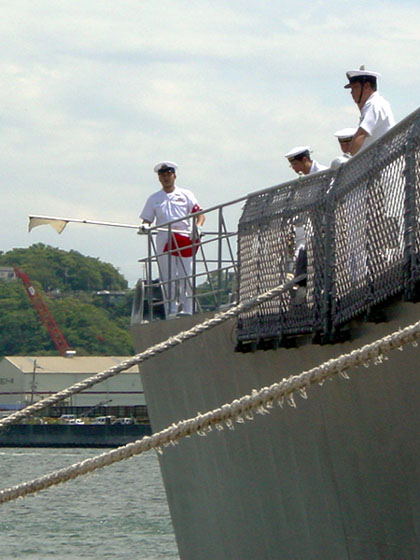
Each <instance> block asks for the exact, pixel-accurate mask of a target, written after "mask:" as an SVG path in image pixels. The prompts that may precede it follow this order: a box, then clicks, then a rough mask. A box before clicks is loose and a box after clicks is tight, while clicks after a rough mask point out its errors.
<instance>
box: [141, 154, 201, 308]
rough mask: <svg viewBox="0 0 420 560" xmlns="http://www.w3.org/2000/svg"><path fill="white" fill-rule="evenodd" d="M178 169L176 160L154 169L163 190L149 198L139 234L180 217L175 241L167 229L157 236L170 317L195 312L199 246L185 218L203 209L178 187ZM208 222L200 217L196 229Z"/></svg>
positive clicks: (191, 195)
mask: <svg viewBox="0 0 420 560" xmlns="http://www.w3.org/2000/svg"><path fill="white" fill-rule="evenodd" d="M177 167H178V166H177V164H176V163H174V162H173V161H162V162H160V163H157V164H156V165H155V166H154V168H153V170H154V172H155V173H157V174H158V178H159V182H160V183H161V185H162V189H161V190H159V191H157V192H155V193H153V194H152V195H150V196H149V198H148V199H147V201H146V204H145V206H144V208H143V210H142V212H141V214H140V218H141V219H142V220H143V225H142V226H141V227H140V229H139V233H148V229H149V227H150V225H151V224H152V223H153V222H155V225H157V226H159V225H161V224H165V223H167V222H170V221H172V220H175V219H177V218H179V221H178V222H176V223H175V224H173V226H172V236H171V239H169V234H168V230H167V229H166V228H165V230H163V229H162V230H159V231H158V233H157V236H156V251H157V254H158V255H160V256H158V258H157V260H158V267H159V276H160V280H161V282H162V288H163V293H164V300H165V311H166V315H167V316H171V315H174V314H177V313H178V314H182V315H191V314H192V311H193V309H192V297H191V295H192V285H191V273H192V261H193V254H194V253H195V251H196V244H193V241H194V240H193V239H192V233H193V232H192V227H191V220H189V219H187V220H185V219H182V218H184V217H185V216H187V215H188V214H192V213H195V212H199V211H200V210H202V208H201V206H200V205H199V204H198V202H197V199H196V197H195V196H194V194H193V193H192V192H191V191H189V190H187V189H181V188H180V187H178V186H177V185H176V184H175V179H176V169H177ZM204 219H205V217H204V215H203V214H200V215H199V216H197V219H196V226H197V227H201V226H202V224H203V223H204ZM168 251H173V252H172V253H169V252H168ZM177 283H178V288H179V290H178V291H179V294H178V301H177V294H176V291H177V290H176V284H177Z"/></svg>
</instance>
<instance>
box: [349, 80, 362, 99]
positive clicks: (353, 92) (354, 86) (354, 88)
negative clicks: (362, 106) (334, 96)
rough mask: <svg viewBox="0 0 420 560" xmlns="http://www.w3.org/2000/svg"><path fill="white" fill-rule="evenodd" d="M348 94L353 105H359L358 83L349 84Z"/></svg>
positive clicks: (360, 90) (359, 90)
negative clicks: (351, 98)
mask: <svg viewBox="0 0 420 560" xmlns="http://www.w3.org/2000/svg"><path fill="white" fill-rule="evenodd" d="M350 93H351V96H352V97H353V101H354V102H355V103H359V99H360V94H361V93H362V84H361V83H360V82H353V83H352V84H350Z"/></svg>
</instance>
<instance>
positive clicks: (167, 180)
mask: <svg viewBox="0 0 420 560" xmlns="http://www.w3.org/2000/svg"><path fill="white" fill-rule="evenodd" d="M158 176H159V181H160V184H161V185H162V187H163V190H165V191H167V190H173V188H174V186H175V178H176V175H175V173H174V172H173V171H169V170H167V171H166V170H162V171H159V173H158Z"/></svg>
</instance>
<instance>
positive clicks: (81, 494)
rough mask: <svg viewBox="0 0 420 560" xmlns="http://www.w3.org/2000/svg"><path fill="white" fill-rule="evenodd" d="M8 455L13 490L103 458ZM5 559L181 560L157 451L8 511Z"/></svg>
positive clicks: (0, 527)
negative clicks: (23, 484)
mask: <svg viewBox="0 0 420 560" xmlns="http://www.w3.org/2000/svg"><path fill="white" fill-rule="evenodd" d="M102 452H103V450H97V449H18V448H13V449H7V448H3V449H1V450H0V486H1V488H6V487H9V486H12V485H14V484H18V483H19V482H24V481H27V480H31V479H32V478H34V477H36V476H40V475H43V474H47V473H49V472H52V471H54V470H57V469H59V468H62V467H65V466H68V465H70V464H73V463H76V462H79V461H82V460H84V459H87V458H89V457H92V456H94V455H98V454H99V453H102ZM0 558H1V560H10V559H12V558H13V559H14V558H19V560H21V559H23V560H44V559H48V558H54V560H70V559H71V560H74V559H75V558H77V559H83V560H99V559H100V560H105V559H107V558H112V559H113V560H115V559H118V560H126V559H127V560H128V559H130V560H134V559H141V560H160V559H165V560H179V556H178V553H177V547H176V544H175V538H174V535H173V529H172V525H171V520H170V517H169V511H168V506H167V502H166V496H165V491H164V488H163V483H162V479H161V475H160V470H159V464H158V459H157V457H156V455H155V454H153V453H152V452H150V453H147V454H144V455H141V456H139V457H133V458H132V459H128V460H126V461H122V462H120V463H117V464H115V465H112V466H110V467H107V468H105V469H101V470H99V471H96V472H95V473H93V474H90V475H87V476H84V477H81V478H79V479H77V480H74V481H71V482H67V483H64V484H62V485H59V486H55V487H53V488H49V489H47V490H44V491H42V492H40V493H38V494H35V495H34V496H29V497H26V498H23V499H19V500H17V501H15V502H10V503H7V504H3V505H0Z"/></svg>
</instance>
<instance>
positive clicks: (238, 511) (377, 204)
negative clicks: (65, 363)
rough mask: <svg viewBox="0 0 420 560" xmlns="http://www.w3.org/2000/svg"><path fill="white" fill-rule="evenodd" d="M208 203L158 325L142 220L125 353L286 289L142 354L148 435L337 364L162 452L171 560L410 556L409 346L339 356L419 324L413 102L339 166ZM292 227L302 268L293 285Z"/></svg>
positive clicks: (419, 137) (415, 373) (413, 502)
mask: <svg viewBox="0 0 420 560" xmlns="http://www.w3.org/2000/svg"><path fill="white" fill-rule="evenodd" d="M206 214H207V220H206V231H205V235H204V236H203V237H202V238H201V243H200V248H199V251H198V252H197V254H196V256H195V262H194V266H193V270H194V275H193V277H191V278H190V279H189V281H190V287H191V292H192V297H193V298H194V309H195V313H194V315H192V316H190V317H185V316H183V317H179V318H173V319H170V320H169V318H165V311H164V308H165V305H164V304H165V301H164V300H165V297H164V294H165V287H164V286H163V291H161V292H162V293H160V291H159V287H158V285H157V283H156V281H155V280H156V278H157V277H158V270H157V265H156V254H155V253H154V251H153V248H154V243H153V235H154V231H153V229H152V230H151V231H150V233H149V235H150V240H149V241H150V242H149V248H150V253H149V255H148V256H147V258H146V259H144V261H145V264H146V270H147V276H146V278H145V279H144V281H142V282H139V284H138V288H137V298H136V301H135V305H134V308H133V316H132V334H133V338H134V341H135V347H136V351H137V352H140V351H142V350H144V349H146V348H148V347H149V346H151V345H152V344H156V343H157V342H160V341H163V340H165V339H166V338H167V337H168V336H170V335H175V334H177V333H179V332H181V331H184V330H187V329H188V328H190V327H191V326H193V325H196V324H199V323H202V322H203V321H204V320H205V319H206V318H208V317H210V316H213V315H214V312H215V311H217V312H220V313H223V312H224V310H226V309H229V308H230V307H231V306H232V305H234V304H235V303H236V302H243V301H247V300H251V299H252V298H254V297H255V296H257V295H259V294H262V293H265V292H267V291H268V290H270V289H272V288H274V287H276V286H281V285H284V284H285V283H286V284H287V282H290V283H291V287H290V289H287V290H285V291H284V292H283V293H281V294H280V295H278V296H277V297H275V298H273V299H270V300H268V301H266V302H265V303H264V304H262V305H258V306H255V307H253V308H251V309H248V310H247V311H243V312H242V313H240V314H239V316H238V317H237V318H236V319H229V320H228V321H226V322H224V323H221V324H220V325H219V326H217V327H215V328H213V329H211V330H208V331H206V332H204V333H203V334H201V335H200V336H197V337H195V338H193V339H191V340H189V341H187V342H185V343H183V344H182V345H178V346H176V347H174V348H172V349H170V350H169V351H167V352H165V353H162V354H160V355H158V356H156V357H155V358H154V359H153V360H150V361H148V362H145V363H144V364H142V366H141V375H142V381H143V388H144V391H145V396H146V402H147V407H148V412H149V417H150V421H151V425H152V429H153V431H154V432H157V431H159V430H161V429H163V428H166V427H167V426H170V425H171V424H173V423H176V422H178V421H181V420H184V419H186V418H191V417H194V416H196V415H197V414H198V413H199V412H201V413H204V412H206V411H208V410H212V409H215V408H217V407H221V406H222V405H224V404H225V403H232V402H233V401H235V399H239V398H240V397H242V395H247V394H252V393H253V392H255V391H258V390H259V389H260V388H262V387H270V386H271V385H272V384H275V383H278V382H280V381H281V380H283V379H287V378H290V376H293V375H299V374H301V372H305V371H309V370H311V369H313V368H317V367H319V366H321V365H322V364H325V363H327V364H328V363H335V362H331V360H332V359H334V358H338V357H340V356H342V355H348V356H349V358H348V360H350V362H348V366H347V367H346V370H345V372H342V373H343V375H339V374H337V375H331V378H330V379H329V380H327V381H325V382H324V383H310V384H308V387H307V390H306V391H300V393H299V394H298V395H297V396H295V397H294V398H293V397H291V398H289V399H285V401H284V402H279V404H280V405H281V406H277V405H275V406H274V407H273V408H270V409H264V408H262V409H261V410H260V412H261V414H254V415H247V417H246V418H243V419H242V420H244V421H243V422H240V423H231V424H230V425H229V426H228V427H226V428H225V429H223V430H216V429H213V430H212V431H210V432H208V433H206V434H205V435H206V437H196V436H194V437H191V438H186V439H183V440H182V441H181V442H180V443H179V444H178V445H177V446H169V447H168V448H165V449H164V451H163V453H162V454H161V455H160V465H161V470H162V475H163V480H164V484H165V488H166V494H167V498H168V503H169V508H170V512H171V516H172V520H173V525H174V529H175V534H176V539H177V544H178V548H179V553H180V557H181V558H182V559H183V560H208V559H209V558H217V559H218V560H223V559H226V560H228V559H229V560H232V559H237V560H256V559H264V560H267V559H273V560H274V559H276V560H277V559H280V558H281V559H282V560H298V559H299V560H326V559H331V560H333V559H334V560H356V559H357V560H362V559H363V560H366V559H369V560H414V559H417V560H418V559H419V558H420V499H419V496H420V472H419V465H420V407H419V404H418V403H419V399H420V376H419V369H418V363H419V356H420V355H419V353H418V349H417V348H416V347H415V346H413V345H412V344H408V345H404V346H402V347H401V348H402V349H403V351H402V352H399V351H395V350H393V351H391V352H389V353H386V355H385V353H384V355H383V356H382V354H380V355H379V356H378V355H375V358H374V359H373V358H372V359H367V360H366V362H365V364H364V365H363V364H362V365H361V364H360V363H359V364H357V363H356V362H354V363H352V362H351V357H352V355H353V354H352V352H353V351H354V350H355V349H357V348H360V347H364V346H366V345H374V344H375V342H376V341H383V340H385V341H386V340H388V338H389V337H391V338H392V337H395V336H397V335H398V331H399V329H403V328H404V327H406V326H408V325H415V324H416V322H417V321H419V319H420V303H419V301H420V291H419V290H420V283H419V282H420V264H419V263H420V230H419V227H418V224H419V216H420V110H417V111H415V112H414V113H413V114H411V115H409V116H408V117H407V118H406V119H404V120H403V121H402V122H400V123H398V124H397V125H396V126H395V127H394V128H393V129H391V130H390V131H389V132H388V133H387V134H386V135H384V136H383V137H382V138H381V139H379V140H378V141H377V142H376V143H374V144H373V145H371V146H370V147H369V148H367V149H365V150H363V151H362V152H360V153H359V154H357V155H356V156H355V157H353V158H351V159H350V160H349V161H348V162H347V163H345V164H343V165H340V166H339V167H338V169H328V170H325V171H320V172H318V173H316V174H313V175H308V176H305V177H301V178H298V179H296V180H293V181H290V182H287V183H284V184H281V185H276V186H274V187H271V188H268V189H263V190H261V191H258V192H254V193H251V194H249V195H248V196H246V197H244V198H243V199H239V200H236V201H232V202H231V203H228V204H225V205H221V206H218V207H215V208H212V209H210V210H208V211H207V212H206ZM191 220H192V221H194V216H191ZM231 223H234V224H236V225H235V226H234V227H230V225H229V224H231ZM172 226H173V227H176V225H174V224H168V225H167V227H168V231H169V234H170V233H171V227H172ZM298 227H299V228H303V231H304V235H305V244H306V253H307V265H306V269H305V273H304V275H303V277H298V278H296V268H295V266H296V262H295V238H296V229H297V228H298ZM212 228H213V230H214V231H211V229H212ZM192 229H194V225H193V226H192ZM293 278H294V280H293ZM162 294H163V302H162ZM419 328H420V327H419ZM387 337H388V338H387ZM364 366H366V367H364ZM368 366H369V367H368ZM229 427H230V428H231V429H229ZM203 435H204V434H203Z"/></svg>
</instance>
